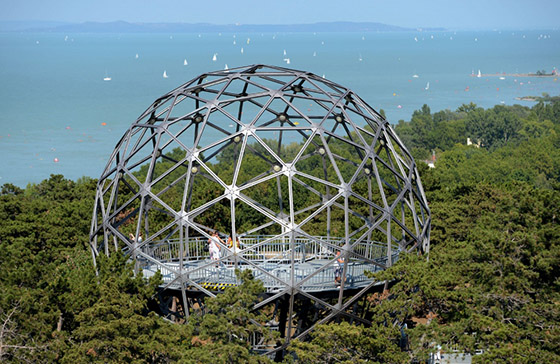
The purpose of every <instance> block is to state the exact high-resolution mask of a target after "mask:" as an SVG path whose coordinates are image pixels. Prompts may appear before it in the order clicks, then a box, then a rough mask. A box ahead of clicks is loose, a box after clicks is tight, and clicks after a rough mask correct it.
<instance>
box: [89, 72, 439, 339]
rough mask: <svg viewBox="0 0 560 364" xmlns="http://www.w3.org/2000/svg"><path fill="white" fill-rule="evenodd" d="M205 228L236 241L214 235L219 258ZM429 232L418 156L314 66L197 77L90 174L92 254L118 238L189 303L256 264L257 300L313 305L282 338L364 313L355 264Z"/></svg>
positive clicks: (410, 244) (158, 104)
mask: <svg viewBox="0 0 560 364" xmlns="http://www.w3.org/2000/svg"><path fill="white" fill-rule="evenodd" d="M271 191H273V193H271ZM216 224H218V225H219V224H221V226H227V227H226V228H224V230H228V231H222V230H220V229H217V228H216ZM240 226H243V227H244V231H243V232H241V231H240ZM216 230H220V231H219V232H220V233H222V234H231V236H232V237H233V240H235V239H236V238H237V237H239V236H241V240H242V243H243V246H242V248H241V250H240V251H232V250H228V249H227V248H226V247H224V246H221V249H222V255H221V258H220V260H222V261H223V262H227V264H228V265H227V266H226V267H225V268H215V267H214V263H215V262H213V261H210V260H208V257H207V253H205V252H204V251H203V249H202V248H201V247H202V246H203V245H205V243H206V240H207V239H208V238H209V237H210V233H211V232H213V231H216ZM429 231H430V212H429V208H428V204H427V201H426V197H425V194H424V191H423V188H422V185H421V182H420V178H419V175H418V170H417V168H416V165H415V162H414V160H413V158H412V156H411V155H410V153H409V152H408V151H407V150H406V148H405V146H404V145H403V143H402V142H401V141H400V139H399V138H398V136H397V135H396V134H395V133H394V131H393V130H392V128H391V127H390V125H389V123H388V122H387V121H386V120H385V119H384V118H383V117H382V116H381V115H380V114H379V113H377V112H376V111H375V110H374V109H373V108H371V107H370V106H369V105H368V104H367V103H365V102H364V101H363V100H362V99H360V97H359V96H358V95H356V94H355V93H354V92H352V91H351V90H349V89H347V88H345V87H343V86H341V85H338V84H336V83H334V82H331V81H329V80H326V79H324V78H321V77H319V76H316V75H314V74H312V73H309V72H304V71H297V70H292V69H287V68H281V67H274V66H265V65H253V66H246V67H240V68H235V69H229V70H225V71H217V72H210V73H206V74H203V75H201V76H199V77H196V78H195V79H193V80H191V81H189V82H187V83H186V84H184V85H182V86H180V87H178V88H176V89H174V90H173V91H171V92H169V93H168V94H166V95H164V96H162V97H160V98H159V99H157V100H156V101H155V102H154V103H153V104H152V105H151V106H150V107H149V108H148V109H147V110H146V111H145V112H144V113H143V114H142V115H141V116H140V117H139V118H138V119H137V120H136V121H135V122H134V123H133V124H132V125H131V127H130V128H129V129H128V130H127V132H126V133H125V135H124V136H123V137H122V138H121V139H120V141H119V142H118V143H117V146H116V148H115V150H114V151H113V153H112V155H111V157H110V159H109V162H108V164H107V166H106V168H105V170H104V171H103V174H102V175H101V177H100V179H99V182H98V186H97V195H96V199H95V207H94V213H93V219H92V226H91V235H90V236H91V238H90V243H91V248H92V252H93V258H94V262H95V260H96V258H97V256H98V255H99V254H109V253H110V251H112V250H113V249H124V250H125V252H126V253H128V254H130V256H131V258H132V259H134V260H135V261H136V269H139V268H142V269H143V270H144V272H145V274H147V275H149V274H151V273H150V272H152V273H153V272H154V271H156V270H160V271H161V272H163V274H164V276H165V277H166V279H165V283H164V286H163V287H162V288H171V289H175V290H176V291H177V292H180V297H182V304H183V307H185V308H186V309H185V311H186V314H188V307H189V305H190V304H189V297H191V295H192V293H193V292H198V293H199V294H205V295H207V296H214V295H215V294H216V292H215V290H213V289H211V288H209V287H211V285H208V282H211V283H214V284H221V283H228V282H235V277H233V276H232V275H231V274H229V273H227V272H229V270H230V269H231V267H237V268H241V269H251V270H253V272H254V275H255V276H256V277H261V278H262V279H263V280H265V281H267V282H268V283H267V291H268V298H266V299H265V300H264V301H262V302H261V303H259V304H258V305H257V306H256V307H255V309H260V308H263V307H265V306H266V305H269V304H273V303H274V302H277V301H278V300H284V301H283V302H285V304H286V305H287V306H286V307H285V308H284V310H285V311H286V310H287V312H284V318H285V317H286V316H287V317H290V318H291V317H294V314H297V312H295V311H297V310H298V308H297V307H295V304H294V302H295V300H296V297H297V298H300V299H304V300H308V302H311V303H313V304H314V305H315V307H320V309H318V310H317V311H318V312H321V314H320V315H318V317H316V318H315V320H314V322H310V323H308V324H307V325H300V326H301V327H296V326H297V323H295V322H294V320H293V319H288V320H287V322H284V326H283V327H282V330H284V334H285V336H286V341H285V343H286V344H287V343H288V342H289V340H290V338H293V337H297V336H301V335H305V334H307V333H308V332H309V330H311V329H312V328H313V327H314V325H316V324H318V323H322V322H327V321H329V320H331V319H332V318H334V317H337V316H338V315H340V314H343V315H347V316H350V317H353V318H355V319H357V320H360V321H363V318H360V317H359V316H357V315H355V314H354V313H353V312H352V310H351V308H352V305H354V304H355V303H356V302H357V301H358V300H359V299H360V298H361V297H362V296H363V295H364V294H365V293H366V292H367V291H368V290H369V289H371V287H373V286H375V285H378V284H379V282H376V281H374V280H373V279H366V278H365V276H364V274H363V272H364V271H365V270H370V271H371V270H377V269H384V268H386V267H388V266H390V265H391V264H392V263H393V261H394V260H395V259H396V258H397V257H398V254H399V252H401V251H411V250H414V249H417V250H418V251H420V252H424V253H427V251H428V249H429ZM128 233H133V235H134V236H139V235H141V236H142V237H143V240H142V241H135V240H133V239H130V238H129V237H128ZM337 252H340V253H341V255H342V257H344V258H345V260H344V263H343V270H342V276H343V278H342V279H341V282H340V285H341V287H340V288H339V287H338V286H337V285H335V283H334V281H333V275H332V274H333V273H332V272H333V270H334V268H335V265H336V264H337V259H336V254H337ZM275 254H276V255H275ZM255 257H257V258H255ZM280 268H282V269H283V270H280ZM218 269H222V270H224V271H226V273H219V272H218V273H217V275H215V276H214V274H215V273H216V272H217V271H218ZM220 274H222V275H220ZM211 277H218V278H211ZM220 277H221V278H220ZM312 282H313V283H312ZM325 292H326V293H329V294H325ZM326 297H330V298H326ZM306 302H307V301H306ZM274 315H277V312H276V310H275V313H274ZM301 316H304V315H303V314H302V315H301ZM316 316H317V315H316ZM275 317H279V315H277V316H274V317H273V318H272V320H273V321H274V320H275ZM276 321H278V320H276Z"/></svg>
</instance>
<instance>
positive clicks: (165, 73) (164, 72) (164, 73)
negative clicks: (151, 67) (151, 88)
mask: <svg viewBox="0 0 560 364" xmlns="http://www.w3.org/2000/svg"><path fill="white" fill-rule="evenodd" d="M167 77H169V76H167V71H165V70H164V71H163V78H167Z"/></svg>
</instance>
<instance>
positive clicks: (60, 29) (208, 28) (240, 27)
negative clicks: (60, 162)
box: [0, 21, 446, 33]
mask: <svg viewBox="0 0 560 364" xmlns="http://www.w3.org/2000/svg"><path fill="white" fill-rule="evenodd" d="M445 30H446V29H445V28H438V27H434V28H406V27H400V26H396V25H390V24H383V23H375V22H345V21H339V22H318V23H308V24H223V25H220V24H210V23H196V24H195V23H129V22H126V21H114V22H84V23H66V24H60V23H58V24H57V23H49V24H45V23H40V22H37V23H33V22H14V23H10V22H0V31H5V32H49V33H214V32H223V33H258V32H288V33H289V32H293V33H305V32H364V33H368V32H407V31H445Z"/></svg>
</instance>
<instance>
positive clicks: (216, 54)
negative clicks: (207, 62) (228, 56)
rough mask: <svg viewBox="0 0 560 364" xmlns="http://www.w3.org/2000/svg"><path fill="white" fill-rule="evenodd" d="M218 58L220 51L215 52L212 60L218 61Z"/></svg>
mask: <svg viewBox="0 0 560 364" xmlns="http://www.w3.org/2000/svg"><path fill="white" fill-rule="evenodd" d="M217 60H218V53H214V57H212V61H214V62H216V61H217Z"/></svg>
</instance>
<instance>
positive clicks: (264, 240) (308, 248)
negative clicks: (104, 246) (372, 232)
mask: <svg viewBox="0 0 560 364" xmlns="http://www.w3.org/2000/svg"><path fill="white" fill-rule="evenodd" d="M240 242H241V249H239V250H238V249H236V250H235V252H234V251H233V250H232V249H230V248H228V247H226V246H223V245H220V257H227V256H233V254H234V253H235V254H237V255H238V256H242V257H243V259H246V260H249V261H253V262H261V263H266V262H271V263H272V262H277V263H281V262H288V261H292V259H293V260H294V261H299V262H305V261H309V260H314V259H329V258H332V257H334V256H335V252H336V249H335V248H333V247H332V246H342V245H343V244H344V239H333V238H330V239H327V238H326V237H314V238H313V239H310V238H307V237H298V238H295V239H294V242H293V245H292V244H291V243H290V240H289V238H287V237H274V236H262V235H260V236H249V237H243V238H240ZM352 243H353V242H351V244H352ZM181 244H183V247H182V252H183V253H182V258H183V261H191V260H201V259H207V258H208V257H209V253H208V251H206V250H205V248H206V247H207V245H208V239H207V238H205V237H195V238H190V239H189V240H187V241H183V242H181V241H180V240H179V239H172V240H171V239H170V240H164V241H157V242H155V243H153V244H146V245H144V246H143V247H142V248H141V251H142V252H143V253H145V254H147V255H149V256H151V257H153V258H155V259H157V260H159V261H161V262H174V261H179V260H180V257H181ZM353 251H354V252H355V253H357V254H359V255H361V256H363V257H365V258H368V259H372V260H376V259H383V258H386V257H387V245H386V244H384V243H379V242H369V243H366V242H360V243H358V244H357V245H356V246H354V248H353Z"/></svg>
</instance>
